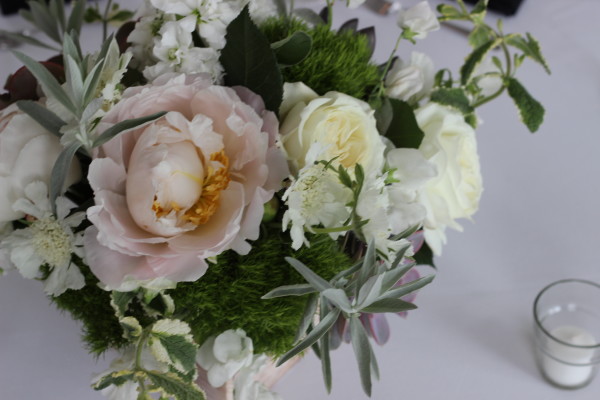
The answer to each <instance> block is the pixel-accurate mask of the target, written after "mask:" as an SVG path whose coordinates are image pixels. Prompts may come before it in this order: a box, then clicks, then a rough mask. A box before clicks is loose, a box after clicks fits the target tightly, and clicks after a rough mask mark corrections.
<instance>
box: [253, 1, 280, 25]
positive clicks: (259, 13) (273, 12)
mask: <svg viewBox="0 0 600 400" xmlns="http://www.w3.org/2000/svg"><path fill="white" fill-rule="evenodd" d="M248 4H249V6H250V10H249V11H250V16H251V17H252V20H253V21H254V22H255V23H256V24H260V23H262V22H264V21H265V20H266V19H267V18H269V17H274V16H277V6H276V5H275V2H274V1H273V0H250V1H249V3H248Z"/></svg>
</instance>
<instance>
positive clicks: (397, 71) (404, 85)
mask: <svg viewBox="0 0 600 400" xmlns="http://www.w3.org/2000/svg"><path fill="white" fill-rule="evenodd" d="M434 76H435V69H434V66H433V61H431V58H429V56H428V55H426V54H424V53H419V52H416V51H415V52H413V53H412V54H411V56H410V62H408V63H407V62H404V61H402V60H400V59H399V60H397V61H396V62H395V63H394V66H393V67H392V68H391V69H390V71H389V72H388V74H387V77H386V79H385V86H386V95H387V96H388V97H392V98H395V99H399V100H404V101H407V102H411V103H417V102H418V101H419V100H421V99H422V98H424V97H426V96H428V95H429V93H431V89H432V88H433V81H434Z"/></svg>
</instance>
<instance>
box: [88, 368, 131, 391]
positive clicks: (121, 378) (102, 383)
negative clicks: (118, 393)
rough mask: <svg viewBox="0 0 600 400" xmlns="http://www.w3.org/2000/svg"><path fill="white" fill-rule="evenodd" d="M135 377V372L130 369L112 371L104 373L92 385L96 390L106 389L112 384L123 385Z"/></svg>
mask: <svg viewBox="0 0 600 400" xmlns="http://www.w3.org/2000/svg"><path fill="white" fill-rule="evenodd" d="M134 378H135V372H133V371H130V370H122V371H116V372H112V373H110V374H108V375H104V376H103V377H102V378H100V380H98V382H96V383H94V384H93V385H92V388H94V390H102V389H106V388H107V387H109V386H110V385H115V386H121V385H122V384H124V383H126V382H127V381H131V380H133V379H134Z"/></svg>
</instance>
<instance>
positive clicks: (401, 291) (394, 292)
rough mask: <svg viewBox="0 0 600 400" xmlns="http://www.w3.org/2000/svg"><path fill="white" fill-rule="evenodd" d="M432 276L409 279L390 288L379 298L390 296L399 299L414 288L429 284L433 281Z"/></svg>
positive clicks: (389, 297) (433, 276) (417, 288)
mask: <svg viewBox="0 0 600 400" xmlns="http://www.w3.org/2000/svg"><path fill="white" fill-rule="evenodd" d="M433 278H435V275H428V276H424V277H423V278H419V279H415V280H414V281H410V282H408V283H405V284H404V285H401V286H398V287H396V288H394V289H390V290H388V291H387V292H385V293H384V294H383V295H381V297H380V298H379V300H382V299H392V298H394V299H399V298H401V297H403V296H406V295H407V294H409V293H412V292H414V291H415V290H419V289H421V288H422V287H423V286H425V285H428V284H430V283H431V281H433Z"/></svg>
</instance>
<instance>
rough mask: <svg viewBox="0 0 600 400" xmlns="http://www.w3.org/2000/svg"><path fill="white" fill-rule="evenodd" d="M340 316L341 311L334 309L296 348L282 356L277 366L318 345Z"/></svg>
mask: <svg viewBox="0 0 600 400" xmlns="http://www.w3.org/2000/svg"><path fill="white" fill-rule="evenodd" d="M339 315H340V310H339V309H337V308H335V309H333V310H332V311H331V312H330V313H329V314H327V315H326V316H325V318H323V319H322V320H321V321H320V322H319V323H318V324H317V326H315V328H314V329H313V330H312V331H310V332H309V333H308V335H306V337H305V338H304V339H302V341H301V342H300V343H298V344H297V345H296V346H294V348H292V349H291V350H290V351H288V352H287V353H285V354H284V355H283V356H281V358H280V359H279V360H278V361H277V366H279V365H281V364H283V363H284V362H286V361H287V360H289V359H290V358H292V357H294V356H295V355H297V354H299V353H301V352H302V351H304V350H306V349H308V348H309V347H310V346H312V345H313V344H314V343H316V342H317V341H318V340H319V339H320V338H321V336H323V335H324V334H325V333H327V332H329V330H330V329H331V328H332V327H333V325H334V324H335V322H336V321H337V318H338V317H339Z"/></svg>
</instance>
